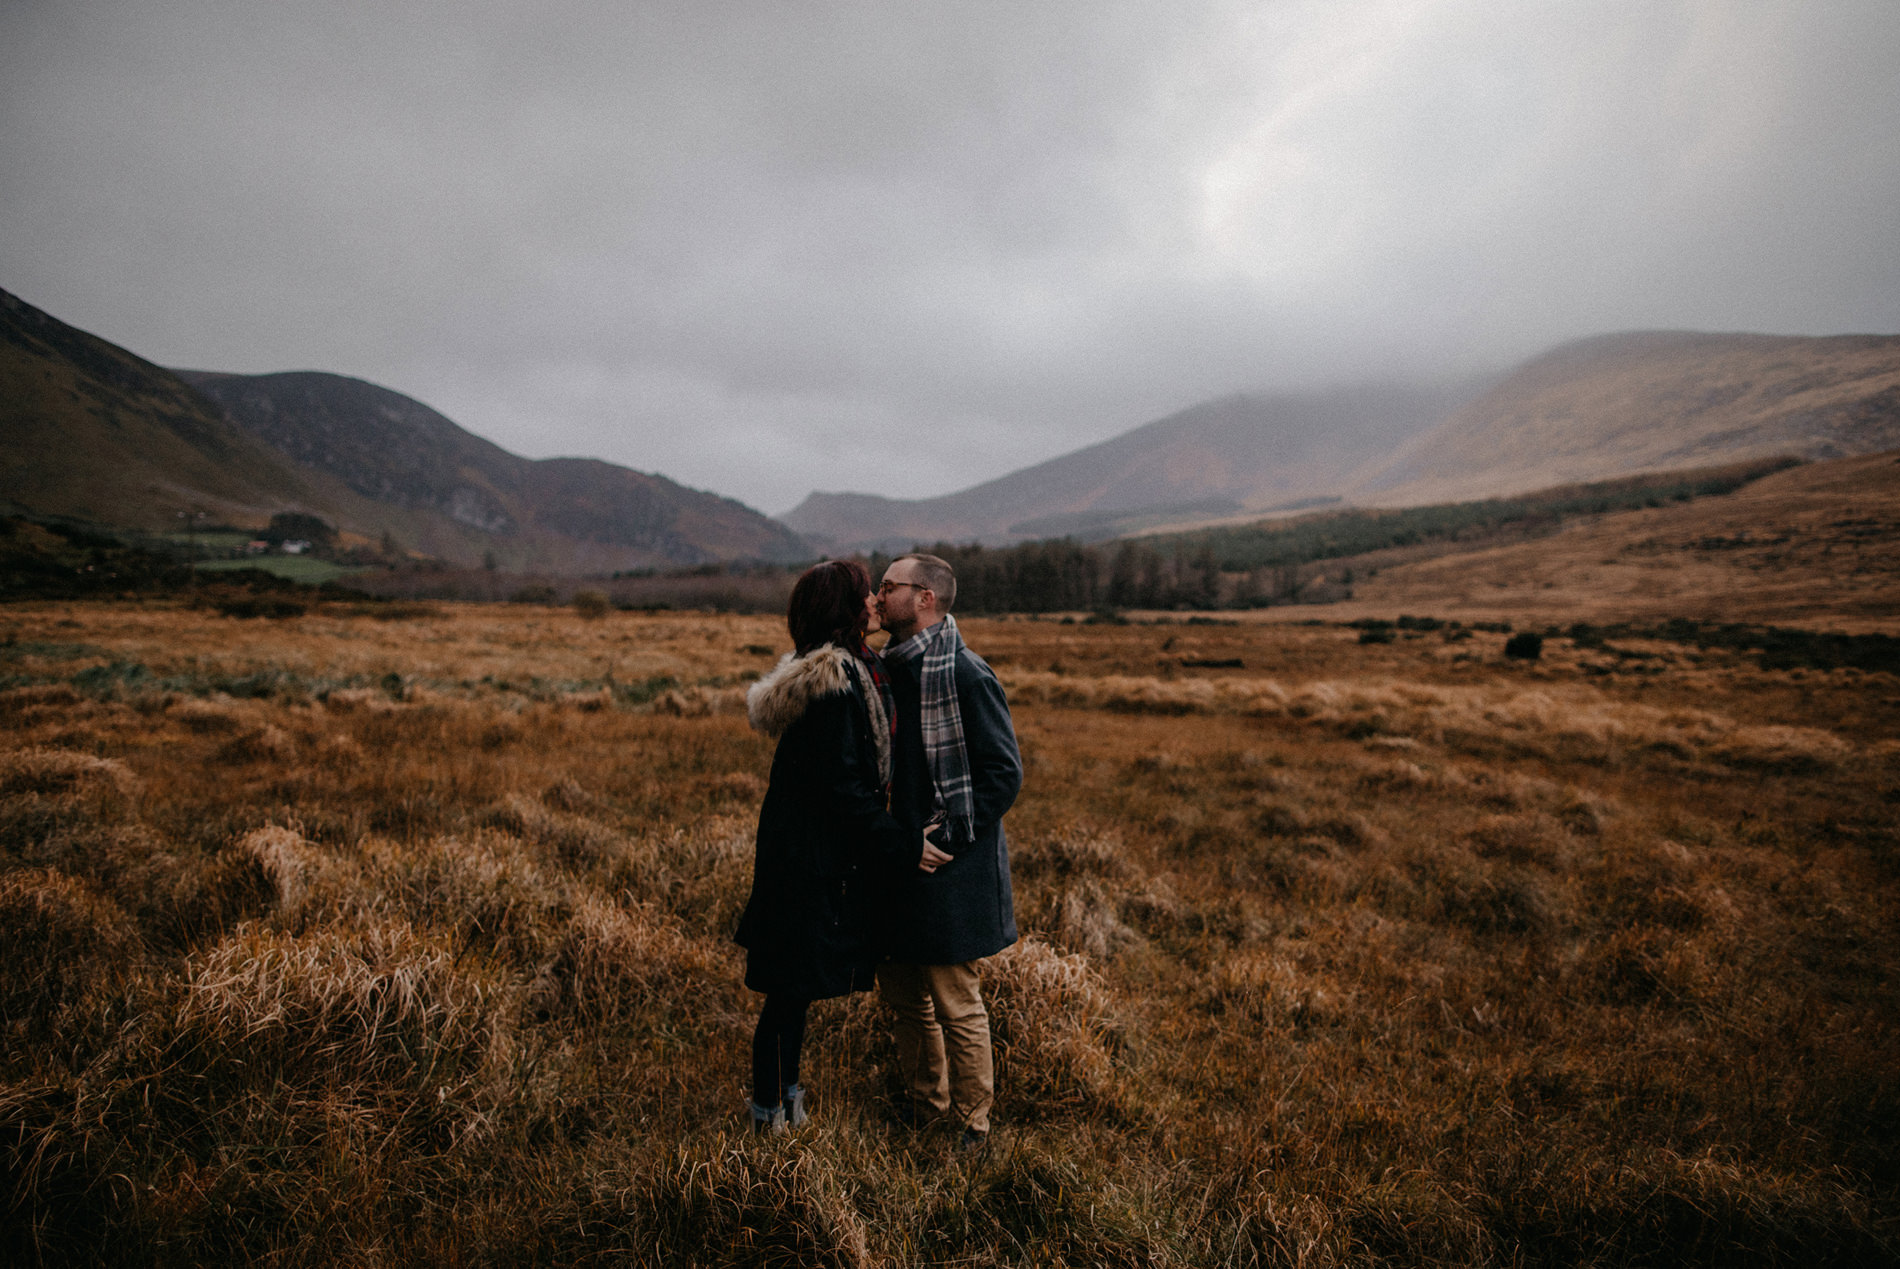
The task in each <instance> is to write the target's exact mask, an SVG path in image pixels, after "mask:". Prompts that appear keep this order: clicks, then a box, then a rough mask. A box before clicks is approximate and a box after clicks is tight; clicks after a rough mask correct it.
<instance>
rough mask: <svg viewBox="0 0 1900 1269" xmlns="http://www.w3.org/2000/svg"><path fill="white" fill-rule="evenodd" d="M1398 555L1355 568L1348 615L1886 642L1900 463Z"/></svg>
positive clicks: (1807, 471) (1899, 574)
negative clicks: (1501, 542) (1742, 630)
mask: <svg viewBox="0 0 1900 1269" xmlns="http://www.w3.org/2000/svg"><path fill="white" fill-rule="evenodd" d="M1404 554H1405V553H1403V552H1398V553H1394V555H1393V562H1394V563H1396V564H1397V566H1396V567H1382V568H1380V569H1379V571H1378V575H1377V576H1376V577H1372V578H1369V579H1368V578H1367V577H1366V576H1365V574H1366V567H1365V563H1364V562H1363V561H1362V562H1360V566H1359V567H1358V569H1357V570H1356V571H1357V573H1358V580H1356V581H1355V582H1354V585H1353V594H1354V600H1353V604H1352V605H1351V607H1352V608H1353V609H1354V611H1352V612H1350V613H1346V614H1345V615H1347V616H1357V615H1359V612H1360V611H1365V612H1373V613H1378V614H1380V615H1386V616H1390V615H1391V614H1392V613H1394V612H1414V611H1417V612H1422V611H1430V612H1432V613H1435V614H1437V615H1439V616H1441V617H1460V618H1463V619H1464V620H1466V621H1471V620H1486V619H1490V618H1495V617H1498V616H1503V617H1505V618H1507V619H1511V618H1514V619H1517V620H1519V621H1535V622H1537V623H1540V624H1541V623H1544V622H1558V623H1569V622H1572V621H1605V620H1609V621H1628V620H1634V621H1646V620H1647V621H1653V620H1657V619H1659V618H1662V619H1666V618H1670V617H1686V618H1691V619H1695V620H1702V621H1748V622H1759V623H1780V624H1786V625H1798V626H1802V627H1806V628H1816V627H1819V628H1824V629H1842V630H1862V631H1865V630H1884V631H1892V630H1893V629H1894V623H1895V619H1896V617H1900V454H1896V453H1893V452H1891V451H1890V452H1887V453H1883V454H1873V455H1869V456H1866V457H1861V458H1843V459H1836V460H1833V461H1829V462H1820V463H1811V464H1808V465H1806V466H1803V467H1797V468H1793V469H1791V470H1788V471H1784V472H1779V473H1777V474H1775V475H1773V476H1768V477H1765V478H1764V479H1762V480H1759V481H1756V482H1754V483H1752V484H1749V485H1747V486H1744V487H1743V488H1742V489H1740V490H1738V491H1737V492H1735V493H1733V494H1730V495H1728V496H1726V497H1722V498H1705V499H1699V500H1697V501H1695V502H1692V503H1686V504H1679V505H1671V506H1665V507H1657V508H1654V509H1651V510H1646V511H1631V512H1623V513H1619V514H1615V515H1608V516H1603V517H1601V518H1600V519H1598V520H1596V521H1584V522H1578V523H1574V524H1572V525H1569V526H1567V527H1566V528H1565V530H1564V531H1563V532H1561V533H1558V534H1556V535H1554V536H1552V537H1548V538H1541V539H1538V540H1536V541H1531V542H1522V543H1517V544H1515V545H1511V546H1502V547H1495V548H1492V549H1489V550H1483V551H1469V552H1463V553H1457V554H1441V555H1440V557H1439V558H1436V559H1427V560H1421V561H1418V562H1410V563H1408V562H1403V556H1404ZM1342 611H1343V610H1342ZM1331 615H1332V614H1329V616H1331Z"/></svg>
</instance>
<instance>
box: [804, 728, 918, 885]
mask: <svg viewBox="0 0 1900 1269" xmlns="http://www.w3.org/2000/svg"><path fill="white" fill-rule="evenodd" d="M811 712H812V714H813V715H814V716H813V718H812V722H813V723H814V724H815V726H814V728H813V731H814V732H815V733H816V734H817V735H819V736H823V737H825V738H826V741H824V742H820V743H826V744H827V745H828V749H829V752H827V753H826V754H825V762H824V765H823V770H824V771H825V773H826V786H827V787H826V793H827V795H828V799H829V801H830V802H831V805H832V806H833V808H834V809H835V810H836V812H837V814H838V816H839V818H840V819H841V820H843V821H844V822H845V823H846V824H848V825H850V826H851V827H852V828H854V829H856V830H857V832H858V833H859V834H860V835H861V838H862V840H863V841H864V843H865V845H866V846H867V847H868V848H869V850H870V853H871V856H872V860H873V861H875V862H877V863H879V864H884V865H901V866H910V867H914V866H915V865H916V863H917V860H918V858H919V856H921V855H922V854H923V850H924V847H923V839H922V838H921V837H920V836H919V835H918V834H916V833H914V832H911V831H909V830H907V829H905V828H904V826H903V825H901V824H899V823H898V822H897V821H896V820H894V819H892V818H891V813H890V811H889V810H888V809H887V808H886V805H885V798H884V787H883V785H882V784H881V783H880V782H879V781H878V778H877V762H876V759H875V758H871V757H869V755H871V754H875V753H876V752H877V750H876V746H875V742H874V740H873V738H872V737H871V735H870V725H871V724H870V719H869V718H868V717H867V715H866V713H865V710H864V705H863V704H862V702H860V701H859V700H858V698H857V694H856V693H854V692H836V693H833V694H832V695H830V696H827V697H825V698H824V699H823V700H821V701H818V702H815V703H814V704H813V705H812V711H811Z"/></svg>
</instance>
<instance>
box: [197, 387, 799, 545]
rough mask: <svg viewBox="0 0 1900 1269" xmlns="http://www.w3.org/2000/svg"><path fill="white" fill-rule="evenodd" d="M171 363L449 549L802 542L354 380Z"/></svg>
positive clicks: (714, 501) (255, 431)
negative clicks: (526, 446) (414, 519)
mask: <svg viewBox="0 0 1900 1269" xmlns="http://www.w3.org/2000/svg"><path fill="white" fill-rule="evenodd" d="M179 374H180V375H181V376H183V377H184V379H185V380H186V381H187V382H189V383H190V384H192V385H193V386H194V387H196V388H197V389H198V391H199V392H201V393H203V394H205V395H206V396H207V397H209V398H211V399H212V400H213V401H214V402H216V403H217V404H218V405H219V406H221V407H222V408H223V410H224V413H225V415H226V417H228V418H229V419H230V420H231V421H232V422H234V423H236V424H237V425H238V426H240V427H242V428H243V429H245V430H246V431H247V432H249V433H250V434H252V435H254V436H256V437H257V438H258V439H260V440H262V441H264V442H266V443H268V444H269V445H271V446H272V447H273V448H275V449H276V450H278V451H279V452H281V453H284V454H286V455H288V456H289V457H291V458H293V459H295V460H296V461H297V462H298V463H299V464H301V465H302V466H304V467H307V468H312V469H315V470H318V471H321V472H323V473H325V474H326V475H328V476H331V477H333V478H334V479H336V480H338V481H340V482H342V483H343V484H344V485H346V486H347V487H348V488H350V489H351V490H352V491H354V492H355V493H357V494H359V495H361V496H363V497H365V498H369V499H373V500H374V501H376V502H378V503H381V504H384V505H387V506H391V507H398V508H402V509H403V510H405V511H410V512H421V513H426V514H428V515H431V516H433V517H435V518H436V519H438V520H439V521H441V522H443V523H442V524H441V525H438V526H437V528H436V531H435V532H434V533H433V534H431V535H430V541H431V542H433V543H435V544H436V545H435V547H432V548H430V549H431V550H432V553H435V554H442V555H444V556H446V557H448V558H463V557H466V555H467V554H468V549H466V548H465V549H463V550H457V549H455V548H456V544H457V543H470V544H471V546H472V549H473V552H474V556H475V558H476V559H479V558H480V555H481V552H482V550H493V551H494V552H495V553H496V554H497V555H498V556H500V557H501V558H502V559H503V560H504V562H506V563H507V564H509V565H510V566H511V567H521V568H536V569H552V570H553V571H557V572H590V571H603V570H610V569H615V568H629V567H637V566H640V565H643V564H654V563H670V564H692V563H699V562H703V561H708V560H730V559H770V560H795V559H799V558H802V557H804V556H805V555H806V554H808V551H807V549H806V547H805V544H804V543H803V542H801V541H800V540H799V539H798V537H797V535H795V534H793V533H792V532H790V531H789V530H788V529H786V528H785V527H784V526H783V525H781V524H779V523H778V522H777V521H774V520H771V519H769V518H767V517H766V516H763V515H761V514H759V513H758V512H756V511H754V510H752V509H751V508H750V507H747V506H745V505H744V504H743V503H740V502H737V501H734V500H733V499H730V498H722V497H719V496H718V495H716V494H710V493H703V492H700V491H698V490H694V489H687V488H686V487H684V486H682V485H679V484H677V483H675V482H673V481H671V480H668V479H667V478H666V477H664V476H655V475H649V474H647V473H645V472H638V471H633V470H631V469H629V468H625V467H619V466H616V465H614V464H612V463H606V462H601V461H598V460H595V459H582V458H551V459H540V460H531V459H525V458H521V457H519V456H517V455H514V454H511V453H509V452H508V451H507V450H504V449H502V448H501V447H500V446H498V445H495V444H492V443H491V442H489V441H485V440H483V439H482V438H481V437H479V436H475V435H473V434H471V433H469V432H467V431H464V430H463V429H462V428H460V427H458V426H456V424H455V423H453V422H452V421H450V420H449V419H448V418H446V417H444V416H443V415H442V414H440V413H438V412H436V411H435V410H432V409H430V408H429V407H428V406H426V405H424V404H422V403H421V402H420V401H416V400H414V399H412V398H410V397H406V396H403V395H402V394H401V393H399V392H392V391H390V390H389V389H388V388H383V387H379V386H377V385H376V384H373V383H365V382H363V381H362V380H360V379H350V378H346V377H344V376H342V375H333V374H323V373H319V372H315V371H293V372H289V373H284V374H267V375H234V374H218V373H214V372H210V371H199V370H182V371H180V372H179ZM450 526H453V527H452V529H450ZM471 534H473V535H474V536H471ZM476 543H479V544H480V545H473V544H476Z"/></svg>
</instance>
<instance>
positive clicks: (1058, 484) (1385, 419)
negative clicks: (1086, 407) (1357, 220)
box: [783, 385, 1475, 549]
mask: <svg viewBox="0 0 1900 1269" xmlns="http://www.w3.org/2000/svg"><path fill="white" fill-rule="evenodd" d="M1474 390H1475V389H1472V388H1469V387H1438V388H1416V387H1404V386H1397V385H1376V386H1364V385H1362V386H1357V387H1351V388H1342V389H1338V390H1336V391H1332V392H1325V393H1313V394H1306V395H1281V396H1265V395H1236V396H1230V397H1223V398H1221V399H1218V400H1214V401H1208V402H1205V403H1203V404H1200V405H1196V406H1193V407H1191V408H1189V409H1186V410H1183V411H1181V412H1179V413H1178V414H1171V415H1169V416H1168V417H1166V418H1162V419H1157V420H1155V421H1154V422H1152V423H1148V424H1145V425H1143V426H1141V427H1137V428H1135V429H1134V430H1133V431H1129V432H1124V433H1122V434H1121V435H1120V436H1117V437H1114V438H1112V439H1110V440H1106V441H1103V442H1101V443H1099V444H1096V445H1090V446H1087V447H1086V448H1083V449H1079V450H1076V451H1074V452H1073V453H1069V454H1064V455H1062V456H1061V457H1059V458H1052V459H1050V460H1048V461H1047V462H1043V463H1038V464H1036V465H1035V466H1033V467H1026V468H1023V469H1022V470H1020V471H1015V472H1011V473H1010V474H1009V475H1007V476H1002V477H999V478H998V479H995V480H990V481H985V482H984V483H982V484H980V485H976V486H973V487H971V488H969V489H965V490H962V491H960V492H958V493H953V494H946V495H943V496H942V497H937V498H924V499H916V500H900V499H892V498H881V497H877V496H876V495H871V494H829V493H814V494H812V495H811V496H810V497H808V498H806V499H805V501H804V502H802V503H800V504H799V505H798V506H797V507H795V508H793V509H792V510H791V511H789V512H787V513H786V514H785V516H784V517H783V519H784V521H785V523H787V524H789V525H791V526H792V527H793V528H794V529H796V530H798V531H799V532H800V533H802V534H804V535H805V536H806V537H807V538H810V539H811V540H813V541H814V542H825V543H830V544H833V545H835V546H838V547H845V548H850V547H872V546H877V547H884V548H887V549H888V548H892V547H896V548H898V549H903V548H904V547H907V546H908V545H909V544H910V543H912V542H934V541H969V540H972V539H975V540H981V541H986V542H991V543H997V542H1007V541H1017V540H1022V539H1026V538H1043V537H1060V536H1064V535H1068V536H1074V537H1080V538H1088V539H1102V538H1111V537H1118V536H1121V535H1123V534H1127V533H1131V532H1136V531H1139V530H1142V529H1146V528H1153V527H1161V526H1166V525H1171V524H1177V523H1180V522H1182V521H1189V520H1203V519H1209V518H1220V517H1223V516H1231V515H1235V514H1239V513H1242V512H1247V511H1265V510H1269V509H1272V508H1275V507H1276V506H1279V505H1283V504H1284V505H1288V506H1292V507H1297V506H1300V505H1305V504H1309V503H1310V502H1311V501H1312V500H1314V499H1315V498H1319V499H1320V500H1322V501H1324V500H1330V499H1329V498H1328V496H1329V495H1331V496H1333V498H1336V496H1337V494H1338V491H1339V490H1340V488H1341V487H1342V486H1343V485H1344V484H1345V482H1346V481H1347V479H1348V478H1349V477H1350V476H1351V475H1352V473H1354V472H1355V471H1357V470H1359V469H1360V468H1362V467H1364V466H1365V465H1366V464H1368V463H1371V462H1375V461H1377V460H1380V459H1384V458H1387V457H1389V456H1390V455H1391V454H1392V453H1393V451H1394V450H1395V449H1396V448H1397V447H1398V446H1399V445H1400V444H1401V443H1402V442H1404V441H1406V440H1408V439H1410V438H1411V437H1413V436H1415V435H1417V434H1418V433H1419V432H1422V431H1424V430H1425V429H1426V428H1428V427H1430V426H1432V425H1433V424H1435V423H1436V422H1438V421H1439V420H1440V419H1441V418H1443V417H1444V415H1445V413H1446V411H1447V410H1448V409H1449V408H1450V407H1452V406H1453V405H1455V404H1457V403H1458V402H1459V401H1461V400H1462V399H1464V398H1465V397H1467V396H1469V395H1471V394H1472V392H1473V391H1474Z"/></svg>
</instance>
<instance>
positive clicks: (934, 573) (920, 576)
mask: <svg viewBox="0 0 1900 1269" xmlns="http://www.w3.org/2000/svg"><path fill="white" fill-rule="evenodd" d="M898 560H916V561H917V580H918V582H919V583H920V584H922V585H924V586H928V587H929V588H930V589H931V590H932V591H934V592H935V593H936V596H937V611H938V612H949V611H950V605H951V604H954V603H956V602H957V574H956V570H955V569H953V568H951V567H950V561H948V560H946V559H943V558H942V557H940V556H936V555H925V554H924V553H923V552H921V551H913V552H912V553H910V554H909V555H900V556H898V557H897V559H896V560H892V561H891V563H893V564H895V563H897V562H898Z"/></svg>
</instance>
